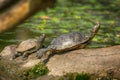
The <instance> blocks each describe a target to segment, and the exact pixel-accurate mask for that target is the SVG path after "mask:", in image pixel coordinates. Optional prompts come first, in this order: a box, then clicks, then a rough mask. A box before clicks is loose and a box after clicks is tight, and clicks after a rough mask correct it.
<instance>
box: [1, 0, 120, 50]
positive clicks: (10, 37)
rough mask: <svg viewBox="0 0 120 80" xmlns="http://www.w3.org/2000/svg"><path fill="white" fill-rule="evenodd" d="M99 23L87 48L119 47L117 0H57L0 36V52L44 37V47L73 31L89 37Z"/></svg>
mask: <svg viewBox="0 0 120 80" xmlns="http://www.w3.org/2000/svg"><path fill="white" fill-rule="evenodd" d="M92 21H99V22H100V24H101V28H100V30H99V32H98V33H97V35H96V36H95V38H94V39H93V40H92V42H91V44H89V45H88V48H98V47H107V46H113V45H118V44H120V0H57V3H56V5H55V7H54V8H47V9H46V10H44V11H40V12H38V13H36V14H35V15H34V16H32V17H30V18H29V19H27V20H25V21H24V23H22V24H21V25H19V26H17V27H16V28H15V29H12V30H9V31H7V32H4V33H3V34H0V51H1V50H2V49H3V48H4V47H5V46H7V45H10V44H16V43H19V42H21V41H23V40H26V39H28V38H35V37H36V36H40V35H41V34H42V33H45V34H46V36H47V37H46V40H45V43H44V44H45V45H46V46H48V45H49V43H50V42H51V40H52V39H53V38H55V37H57V36H59V35H61V34H64V33H70V32H74V31H78V32H82V33H84V34H86V35H88V34H89V31H90V29H91V28H92V27H93V26H94V24H93V22H92Z"/></svg>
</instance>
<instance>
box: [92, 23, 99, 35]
mask: <svg viewBox="0 0 120 80" xmlns="http://www.w3.org/2000/svg"><path fill="white" fill-rule="evenodd" d="M99 28H100V23H99V22H96V25H95V26H94V27H93V28H92V29H91V34H96V33H97V32H98V30H99ZM91 36H92V35H91Z"/></svg>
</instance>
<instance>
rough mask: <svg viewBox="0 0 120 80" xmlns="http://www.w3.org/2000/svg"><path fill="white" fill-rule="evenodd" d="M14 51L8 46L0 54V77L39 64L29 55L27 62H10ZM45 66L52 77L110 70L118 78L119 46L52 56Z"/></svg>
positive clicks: (18, 59) (119, 63) (14, 47)
mask: <svg viewBox="0 0 120 80" xmlns="http://www.w3.org/2000/svg"><path fill="white" fill-rule="evenodd" d="M15 49H16V45H10V46H7V47H5V48H4V50H3V51H2V52H1V59H0V69H4V68H5V71H4V70H0V71H2V72H0V76H7V77H8V75H9V76H10V77H11V76H13V75H14V76H16V75H17V74H16V73H19V72H21V71H23V70H26V69H28V68H32V67H33V66H34V65H36V64H38V63H39V62H40V59H37V58H36V56H35V54H32V55H30V56H29V57H28V60H25V61H23V60H22V57H19V58H17V59H15V60H11V56H12V55H13V54H14V53H16V51H15ZM46 66H47V67H48V69H49V71H50V72H49V73H48V75H53V76H62V75H64V74H66V73H73V72H78V73H82V72H87V73H90V74H94V73H98V72H102V71H106V70H108V71H109V70H111V69H112V71H113V72H114V76H115V77H116V78H119V76H120V46H113V47H107V48H98V49H79V50H74V51H69V52H65V53H60V54H54V55H51V56H50V57H49V59H47V60H46ZM8 71H9V72H8ZM4 74H5V75H4ZM2 78H4V77H2ZM18 80H19V79H18Z"/></svg>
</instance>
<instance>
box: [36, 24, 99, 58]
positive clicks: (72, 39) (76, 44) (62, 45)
mask: <svg viewBox="0 0 120 80" xmlns="http://www.w3.org/2000/svg"><path fill="white" fill-rule="evenodd" d="M99 28H100V25H99V22H96V25H95V26H94V27H93V28H92V29H91V31H90V35H89V36H85V35H84V34H82V33H80V32H72V33H68V34H63V35H61V36H59V37H57V38H55V39H53V40H52V42H51V43H50V45H49V46H48V47H47V48H42V49H40V50H38V51H37V52H36V57H37V58H41V57H42V56H43V57H42V59H43V60H44V59H47V58H48V56H49V55H50V54H52V53H61V52H66V51H70V50H74V49H79V48H84V47H85V46H86V45H87V44H88V43H89V42H90V41H91V39H92V38H93V37H94V36H95V34H96V33H97V32H98V30H99Z"/></svg>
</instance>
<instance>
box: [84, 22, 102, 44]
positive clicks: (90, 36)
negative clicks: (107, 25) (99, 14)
mask: <svg viewBox="0 0 120 80" xmlns="http://www.w3.org/2000/svg"><path fill="white" fill-rule="evenodd" d="M95 24H96V25H95V26H94V27H93V28H92V29H91V31H90V35H89V36H87V39H86V41H90V40H91V39H93V37H94V36H95V35H96V33H97V32H98V30H99V28H100V23H99V22H95ZM86 41H85V42H86Z"/></svg>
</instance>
